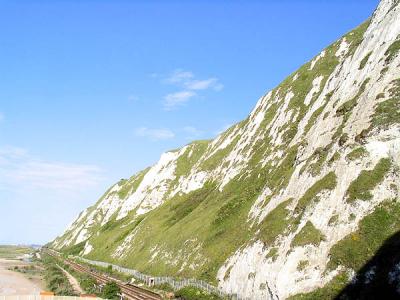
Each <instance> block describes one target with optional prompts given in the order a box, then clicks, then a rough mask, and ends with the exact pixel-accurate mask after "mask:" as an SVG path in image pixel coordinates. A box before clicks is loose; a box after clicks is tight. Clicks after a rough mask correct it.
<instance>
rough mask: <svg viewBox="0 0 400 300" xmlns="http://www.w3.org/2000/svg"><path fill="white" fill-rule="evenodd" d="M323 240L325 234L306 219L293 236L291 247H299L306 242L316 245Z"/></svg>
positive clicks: (306, 243)
mask: <svg viewBox="0 0 400 300" xmlns="http://www.w3.org/2000/svg"><path fill="white" fill-rule="evenodd" d="M323 240H325V236H324V235H323V234H322V233H321V231H319V230H318V229H317V228H315V226H314V225H313V223H311V222H310V221H307V223H306V225H304V227H303V228H302V229H301V230H300V232H299V233H298V234H296V236H295V237H294V238H293V241H292V244H291V246H292V247H301V246H305V245H308V244H312V245H315V246H318V245H319V243H321V242H322V241H323Z"/></svg>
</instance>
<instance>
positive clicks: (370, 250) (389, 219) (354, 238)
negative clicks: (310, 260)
mask: <svg viewBox="0 0 400 300" xmlns="http://www.w3.org/2000/svg"><path fill="white" fill-rule="evenodd" d="M399 230H400V204H399V203H397V202H395V201H390V200H387V201H385V202H384V203H382V204H380V205H379V206H378V207H376V208H375V210H374V212H373V213H371V214H370V215H368V216H366V217H364V219H362V220H361V221H360V223H359V229H358V230H357V231H356V232H354V233H351V234H349V235H348V236H346V237H345V238H344V239H342V240H341V241H339V242H338V243H337V244H336V245H334V246H333V247H332V248H331V250H330V257H331V259H330V261H329V264H328V267H329V268H330V269H335V268H336V267H337V266H339V265H343V266H345V267H348V268H352V269H353V270H355V271H356V272H357V271H358V270H359V269H360V268H361V267H363V266H364V265H365V264H366V263H367V261H368V260H369V259H370V258H371V257H372V256H374V254H375V253H376V252H377V251H378V249H379V248H380V247H381V246H382V244H383V243H384V242H385V240H386V239H387V238H389V237H390V236H391V235H393V234H395V233H396V232H398V231H399Z"/></svg>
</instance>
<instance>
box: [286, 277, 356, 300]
mask: <svg viewBox="0 0 400 300" xmlns="http://www.w3.org/2000/svg"><path fill="white" fill-rule="evenodd" d="M348 283H349V277H348V275H347V274H346V273H345V272H341V273H339V275H337V276H335V277H334V278H333V279H332V280H331V281H330V282H329V283H327V284H326V285H325V286H324V287H322V288H318V289H316V290H315V291H312V292H310V293H305V294H298V295H295V296H291V297H289V298H288V300H315V299H336V296H337V295H338V294H339V293H340V292H341V290H342V289H343V288H344V287H345V286H346V285H347V284H348Z"/></svg>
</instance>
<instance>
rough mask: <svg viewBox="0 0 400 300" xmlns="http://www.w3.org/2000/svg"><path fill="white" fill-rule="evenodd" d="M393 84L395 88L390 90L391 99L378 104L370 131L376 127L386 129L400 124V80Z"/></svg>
mask: <svg viewBox="0 0 400 300" xmlns="http://www.w3.org/2000/svg"><path fill="white" fill-rule="evenodd" d="M392 83H393V84H394V87H392V88H391V89H390V90H389V95H390V98H389V99H387V100H385V101H383V102H380V103H378V104H377V106H376V108H375V113H374V115H373V117H372V125H371V128H370V129H372V128H374V127H379V128H384V129H386V128H388V127H389V126H390V125H393V124H399V122H400V121H399V120H400V79H397V80H395V81H394V82H392Z"/></svg>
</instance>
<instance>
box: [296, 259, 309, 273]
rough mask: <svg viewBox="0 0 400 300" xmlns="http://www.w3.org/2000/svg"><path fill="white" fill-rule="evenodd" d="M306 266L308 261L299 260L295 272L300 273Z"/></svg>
mask: <svg viewBox="0 0 400 300" xmlns="http://www.w3.org/2000/svg"><path fill="white" fill-rule="evenodd" d="M307 266H308V260H301V261H300V262H299V264H298V265H297V271H299V272H301V271H303V270H304V269H305V268H306V267H307Z"/></svg>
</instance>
